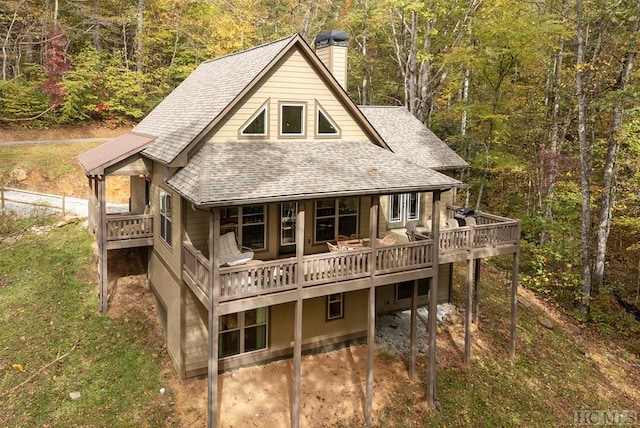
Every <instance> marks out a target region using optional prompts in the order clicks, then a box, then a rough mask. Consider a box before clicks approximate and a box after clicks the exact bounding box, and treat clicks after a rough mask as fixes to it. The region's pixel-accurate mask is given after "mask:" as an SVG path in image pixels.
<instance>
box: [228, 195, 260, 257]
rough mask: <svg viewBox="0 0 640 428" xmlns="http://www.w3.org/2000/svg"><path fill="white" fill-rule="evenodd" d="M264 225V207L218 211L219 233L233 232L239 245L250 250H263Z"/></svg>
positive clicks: (249, 206) (251, 206) (254, 206)
mask: <svg viewBox="0 0 640 428" xmlns="http://www.w3.org/2000/svg"><path fill="white" fill-rule="evenodd" d="M266 224H267V223H266V221H265V206H264V205H247V206H244V207H228V208H223V209H221V210H220V229H221V231H224V232H229V231H231V230H232V231H234V232H235V233H236V238H237V239H238V242H240V243H241V244H240V245H242V246H243V247H249V248H251V249H252V250H263V249H264V248H265V242H266V240H265V236H266V232H265V227H266ZM221 233H222V232H221Z"/></svg>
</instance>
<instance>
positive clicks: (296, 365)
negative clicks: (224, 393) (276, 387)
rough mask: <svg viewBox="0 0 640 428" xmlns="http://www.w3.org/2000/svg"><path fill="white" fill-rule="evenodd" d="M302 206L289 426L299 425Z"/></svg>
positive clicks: (303, 219)
mask: <svg viewBox="0 0 640 428" xmlns="http://www.w3.org/2000/svg"><path fill="white" fill-rule="evenodd" d="M304 221H305V211H304V206H301V208H299V209H298V214H297V216H296V232H295V233H296V258H297V259H298V266H297V268H296V284H297V285H298V298H297V300H296V308H295V315H294V317H295V320H294V327H293V385H292V387H293V394H292V401H291V426H292V428H298V427H299V426H300V382H301V377H302V373H301V372H302V304H303V300H302V298H301V297H300V296H301V295H302V283H303V281H304V266H303V260H302V259H303V256H304V229H305V226H304Z"/></svg>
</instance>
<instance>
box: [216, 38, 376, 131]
mask: <svg viewBox="0 0 640 428" xmlns="http://www.w3.org/2000/svg"><path fill="white" fill-rule="evenodd" d="M283 94H284V95H283ZM267 99H268V100H269V103H268V108H269V136H270V138H272V139H275V138H278V131H279V130H278V123H279V122H278V118H279V115H278V114H279V112H278V103H279V102H305V103H306V105H307V108H306V127H305V128H306V130H307V132H306V138H309V139H312V138H314V134H315V101H316V100H317V101H318V102H319V103H320V105H321V106H322V107H323V108H324V110H325V111H326V113H327V114H328V115H329V116H330V117H331V118H332V119H333V121H334V122H336V124H337V125H338V127H339V128H340V129H341V131H342V138H343V139H352V140H363V139H366V138H367V137H366V134H365V133H364V131H363V130H362V128H361V127H360V125H359V124H358V123H357V122H356V121H355V120H354V119H353V118H352V117H351V114H350V113H349V112H348V111H347V110H346V109H345V107H344V106H343V105H342V103H341V102H340V101H339V100H338V99H337V98H336V95H335V94H334V93H333V92H332V90H331V89H330V88H329V87H328V86H327V85H326V83H325V82H324V80H323V79H322V78H321V77H320V75H319V74H318V73H317V72H316V71H315V69H314V68H313V67H312V65H311V64H310V63H309V62H308V61H307V60H306V59H305V58H304V57H303V56H302V55H301V54H300V52H298V51H293V52H292V53H291V54H290V55H289V56H288V57H287V58H285V60H284V61H283V62H281V63H280V64H279V65H277V66H275V67H274V68H273V69H272V70H271V71H270V72H269V73H268V74H267V76H265V79H264V80H263V82H261V83H260V84H258V85H256V87H255V88H254V89H253V90H252V91H250V92H249V93H248V94H247V97H246V98H245V100H244V101H243V102H241V103H240V105H239V106H238V107H237V108H236V109H234V111H232V112H231V114H230V116H229V118H228V119H227V120H226V122H224V123H223V124H221V125H220V126H219V128H218V130H216V133H215V136H214V137H213V138H212V139H214V140H216V141H233V140H236V139H237V138H238V131H239V130H240V129H241V127H242V126H243V124H245V123H246V121H247V120H248V119H249V118H250V117H251V116H252V115H253V114H254V113H255V112H256V111H257V110H258V109H259V108H260V107H261V106H262V105H263V104H264V102H265V101H266V100H267Z"/></svg>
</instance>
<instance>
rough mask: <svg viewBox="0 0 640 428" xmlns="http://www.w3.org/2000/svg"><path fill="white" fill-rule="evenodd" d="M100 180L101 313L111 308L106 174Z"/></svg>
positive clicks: (99, 248) (99, 270) (99, 267)
mask: <svg viewBox="0 0 640 428" xmlns="http://www.w3.org/2000/svg"><path fill="white" fill-rule="evenodd" d="M96 179H97V180H98V212H99V216H98V218H99V220H100V224H99V225H98V252H99V253H100V256H99V260H98V263H99V265H98V272H99V273H100V313H103V314H106V313H107V311H108V310H109V272H108V269H107V204H106V200H105V198H106V184H105V182H106V180H107V177H106V176H104V175H103V176H102V177H100V178H97V177H96Z"/></svg>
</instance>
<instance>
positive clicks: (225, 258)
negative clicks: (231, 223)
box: [220, 232, 253, 266]
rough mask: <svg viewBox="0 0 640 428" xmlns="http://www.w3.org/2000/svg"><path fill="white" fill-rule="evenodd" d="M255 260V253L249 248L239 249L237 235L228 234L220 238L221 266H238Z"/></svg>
mask: <svg viewBox="0 0 640 428" xmlns="http://www.w3.org/2000/svg"><path fill="white" fill-rule="evenodd" d="M249 260H253V251H252V250H251V249H250V248H247V247H241V248H240V247H239V246H238V241H236V234H235V233H233V232H227V233H225V234H224V235H222V236H220V266H223V265H227V266H237V265H241V264H244V263H246V262H248V261H249Z"/></svg>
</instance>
